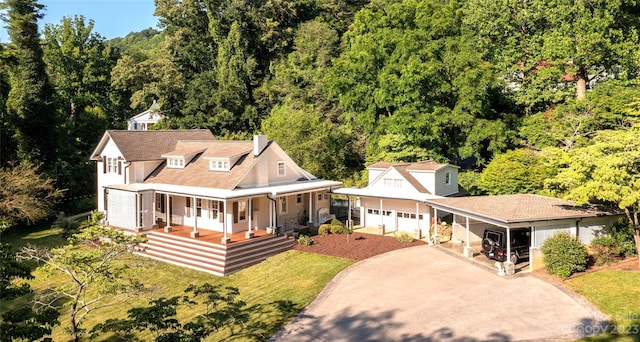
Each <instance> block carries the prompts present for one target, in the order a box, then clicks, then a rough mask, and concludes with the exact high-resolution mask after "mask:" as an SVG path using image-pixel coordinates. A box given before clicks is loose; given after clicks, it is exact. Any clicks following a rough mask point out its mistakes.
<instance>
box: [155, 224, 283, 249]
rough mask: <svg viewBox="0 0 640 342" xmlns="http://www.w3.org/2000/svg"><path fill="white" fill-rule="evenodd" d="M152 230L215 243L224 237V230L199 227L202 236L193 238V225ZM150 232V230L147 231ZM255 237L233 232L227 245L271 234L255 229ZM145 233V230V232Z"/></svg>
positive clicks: (229, 235) (228, 235)
mask: <svg viewBox="0 0 640 342" xmlns="http://www.w3.org/2000/svg"><path fill="white" fill-rule="evenodd" d="M151 231H153V232H154V233H159V234H168V235H170V236H178V237H182V238H187V239H193V240H196V241H200V242H208V243H214V244H218V245H221V243H220V241H222V238H224V233H222V232H216V231H212V230H207V229H198V233H199V235H200V236H198V237H197V238H192V237H190V234H191V232H192V231H193V227H191V226H174V225H172V226H171V232H168V233H167V232H165V231H164V228H156V229H152V230H151ZM146 232H148V231H146ZM252 232H253V234H254V237H253V238H250V239H247V238H246V232H239V233H233V234H227V238H229V239H231V242H230V243H227V244H226V245H232V244H237V243H240V242H246V241H251V240H253V239H256V238H259V237H263V236H267V235H271V234H269V233H267V231H266V230H262V229H254V230H252ZM143 233H145V232H143Z"/></svg>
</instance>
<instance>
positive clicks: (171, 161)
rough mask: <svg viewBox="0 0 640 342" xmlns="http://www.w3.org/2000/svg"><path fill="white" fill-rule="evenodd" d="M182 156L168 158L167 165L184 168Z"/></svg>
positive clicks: (173, 167)
mask: <svg viewBox="0 0 640 342" xmlns="http://www.w3.org/2000/svg"><path fill="white" fill-rule="evenodd" d="M184 164H185V163H184V158H168V159H167V167H169V168H172V169H184Z"/></svg>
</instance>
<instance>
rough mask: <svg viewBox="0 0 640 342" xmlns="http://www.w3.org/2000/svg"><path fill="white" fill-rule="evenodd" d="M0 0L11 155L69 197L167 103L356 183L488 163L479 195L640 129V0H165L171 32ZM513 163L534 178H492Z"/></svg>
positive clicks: (538, 185) (185, 124) (182, 118)
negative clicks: (101, 158) (141, 117)
mask: <svg viewBox="0 0 640 342" xmlns="http://www.w3.org/2000/svg"><path fill="white" fill-rule="evenodd" d="M1 6H2V8H3V9H4V10H5V16H4V19H5V22H6V25H7V27H8V30H9V35H10V42H9V43H8V44H3V45H0V58H1V64H0V111H1V114H2V116H1V117H2V125H0V166H2V167H8V168H11V167H14V166H15V165H17V164H20V163H21V161H28V162H30V163H32V165H41V166H40V170H41V172H43V173H45V174H46V175H47V176H48V177H51V178H52V179H53V180H54V181H55V184H56V186H57V187H58V188H64V189H67V191H66V194H65V195H66V196H67V197H68V198H71V197H74V196H79V195H84V194H92V193H93V192H95V188H94V185H93V181H92V179H93V176H92V172H94V171H93V168H94V166H93V165H92V163H91V162H90V161H89V154H90V153H91V151H92V149H93V148H94V146H95V144H96V143H97V141H98V139H99V138H100V137H101V135H102V133H103V131H104V130H105V129H109V128H119V129H120V128H126V119H127V118H128V117H131V116H133V115H135V114H137V113H140V112H142V111H144V110H146V109H147V108H149V106H150V105H151V103H152V102H153V101H154V100H157V101H158V103H159V104H160V106H161V111H162V114H164V115H165V117H166V119H165V120H164V121H163V122H161V123H160V124H158V125H157V127H156V128H158V129H168V128H207V129H210V130H211V131H212V132H213V134H214V135H215V136H217V137H220V138H223V139H234V138H246V137H249V136H251V135H252V134H254V133H256V132H258V131H262V132H264V133H265V134H267V135H268V136H269V138H270V139H274V140H276V141H278V142H279V144H280V145H282V147H283V148H284V149H285V150H286V151H287V152H288V153H289V154H290V155H291V156H292V157H293V158H294V159H295V160H296V162H298V163H300V165H301V166H302V167H304V168H305V169H307V170H309V171H310V172H312V173H313V174H315V175H317V176H319V177H323V178H327V179H336V180H344V181H345V182H346V184H349V185H350V184H354V183H355V184H358V183H360V184H361V182H362V179H361V178H362V176H361V170H362V169H363V167H364V166H365V165H368V164H370V163H373V162H376V161H381V160H384V161H418V160H424V159H434V160H437V161H440V162H450V163H453V164H458V165H461V166H463V169H465V170H467V169H468V170H472V171H481V170H483V169H485V167H487V166H488V165H489V166H490V167H489V168H487V170H488V171H491V172H488V173H486V174H479V173H468V174H465V175H464V176H463V177H462V179H463V181H464V184H463V185H465V186H466V187H467V188H468V189H469V190H471V191H472V192H473V193H505V192H512V191H526V192H544V193H547V194H554V195H557V196H563V195H566V194H570V193H572V191H573V189H576V188H578V187H579V186H581V185H584V184H586V183H587V182H588V180H586V179H583V184H568V183H567V182H563V183H561V184H560V183H558V181H549V182H548V184H546V180H550V179H553V178H554V177H556V175H558V174H561V175H562V176H563V177H565V176H566V175H567V173H566V172H564V171H563V169H564V168H574V167H575V165H573V162H572V158H573V156H579V155H581V153H579V152H573V151H583V150H581V149H589V148H590V146H591V145H593V144H598V145H601V144H605V143H611V144H618V143H617V142H615V141H613V140H615V139H613V138H607V139H603V138H601V139H598V140H594V138H595V137H598V136H602V137H604V136H607V137H609V136H611V137H613V136H615V134H613V135H611V133H608V132H610V131H614V132H620V133H621V134H622V133H624V134H630V135H631V141H634V140H635V141H638V139H637V138H640V135H639V133H638V132H639V131H638V127H637V125H638V117H639V116H640V73H639V70H640V48H638V47H639V46H640V5H639V4H638V3H637V1H635V0H615V1H607V0H593V1H580V2H574V1H560V2H558V1H550V0H530V1H524V2H523V1H514V0H505V1H493V0H459V1H456V0H402V1H400V0H373V1H370V2H369V1H366V0H270V1H265V0H248V1H219V0H205V1H196V0H183V1H173V0H156V12H155V15H157V16H158V17H159V18H160V27H161V30H160V31H155V30H153V29H148V30H144V31H141V32H138V33H133V34H130V35H128V36H126V37H122V38H117V39H113V40H106V39H104V38H103V37H102V36H101V35H100V33H99V32H94V31H93V22H91V21H87V20H85V18H83V17H82V16H76V17H74V18H65V19H64V20H63V21H62V22H60V23H59V24H57V25H47V26H46V27H45V28H44V30H43V31H42V32H38V30H37V27H38V26H37V22H38V19H39V18H40V17H41V15H42V14H43V13H45V12H46V8H43V6H41V5H39V4H38V2H37V1H36V0H7V1H5V2H4V4H2V5H1ZM634 125H635V126H634ZM634 127H635V128H634ZM625 137H626V135H625ZM518 149H520V150H525V151H526V152H523V153H521V152H517V151H518ZM550 150H553V151H555V152H553V153H552V152H549V151H550ZM623 150H624V149H623ZM631 152H633V151H631ZM505 153H507V154H506V155H505ZM509 153H510V154H509ZM550 156H553V158H552V157H550ZM624 156H626V157H628V158H634V157H633V156H631V155H629V154H624ZM496 157H498V158H496ZM563 158H564V159H563ZM576 158H577V157H576ZM492 161H493V165H491V162H492ZM627 162H628V165H627V166H626V167H627V169H628V170H629V172H630V177H631V178H628V179H626V180H625V183H626V184H627V185H628V186H632V188H631V189H633V186H635V189H636V190H637V189H638V188H640V181H639V180H638V177H639V174H640V160H638V159H635V160H627ZM523 163H524V164H523ZM531 164H534V165H531ZM523 165H524V166H523ZM627 169H625V170H627ZM496 170H497V171H496ZM515 172H520V173H519V174H515ZM508 175H510V176H513V177H516V178H514V179H515V180H516V181H515V182H516V183H518V182H520V183H522V184H520V185H518V184H515V185H514V184H513V182H510V183H509V184H508V185H505V183H500V182H499V181H498V182H496V181H495V180H492V179H491V177H494V178H496V177H497V178H498V179H499V178H500V177H507V176H508ZM565 178H566V177H565ZM563 179H564V178H563ZM634 182H635V183H634ZM629 184H632V185H629ZM633 184H635V185H633ZM503 185H504V187H503ZM506 186H508V189H507V188H506ZM582 198H584V196H583V197H582ZM591 199H593V198H591ZM602 200H606V199H602ZM639 201H640V200H636V201H635V202H634V201H631V206H632V207H633V206H634V205H635V206H636V207H635V208H636V210H637V205H638V202H639ZM627 202H628V201H627ZM627 202H625V203H627Z"/></svg>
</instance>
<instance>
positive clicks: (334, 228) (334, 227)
mask: <svg viewBox="0 0 640 342" xmlns="http://www.w3.org/2000/svg"><path fill="white" fill-rule="evenodd" d="M330 225H331V234H349V233H351V231H350V230H349V228H347V226H345V225H344V224H343V223H342V222H340V221H339V220H336V219H333V220H331V223H330Z"/></svg>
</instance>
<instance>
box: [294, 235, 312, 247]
mask: <svg viewBox="0 0 640 342" xmlns="http://www.w3.org/2000/svg"><path fill="white" fill-rule="evenodd" d="M298 243H299V244H301V245H303V246H311V245H313V239H312V238H311V237H310V236H308V235H300V236H299V237H298Z"/></svg>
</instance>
